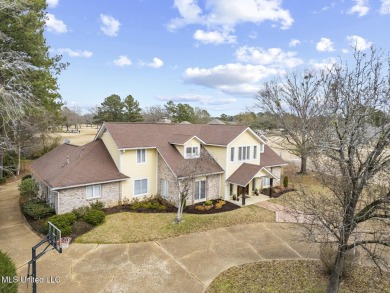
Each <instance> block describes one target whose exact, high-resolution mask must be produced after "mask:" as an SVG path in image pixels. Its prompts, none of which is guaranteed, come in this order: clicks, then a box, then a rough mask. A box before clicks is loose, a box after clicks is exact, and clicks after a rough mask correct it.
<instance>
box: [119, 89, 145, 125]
mask: <svg viewBox="0 0 390 293" xmlns="http://www.w3.org/2000/svg"><path fill="white" fill-rule="evenodd" d="M123 104H124V106H125V111H124V114H123V117H124V119H123V121H125V122H141V121H143V117H142V114H141V108H140V107H139V102H138V101H137V100H135V99H134V98H133V96H132V95H128V96H127V97H126V98H125V100H124V101H123Z"/></svg>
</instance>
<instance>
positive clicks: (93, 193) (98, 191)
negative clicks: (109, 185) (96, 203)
mask: <svg viewBox="0 0 390 293" xmlns="http://www.w3.org/2000/svg"><path fill="white" fill-rule="evenodd" d="M86 194H87V196H86V197H87V199H93V198H99V197H102V186H101V185H90V186H87V191H86Z"/></svg>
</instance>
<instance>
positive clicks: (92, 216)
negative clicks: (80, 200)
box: [83, 209, 106, 226]
mask: <svg viewBox="0 0 390 293" xmlns="http://www.w3.org/2000/svg"><path fill="white" fill-rule="evenodd" d="M105 218H106V215H105V213H104V212H103V211H99V210H94V209H91V210H89V211H87V212H86V213H85V215H84V217H83V219H84V221H85V222H87V223H88V224H91V225H94V226H97V225H99V224H101V223H103V222H104V219H105Z"/></svg>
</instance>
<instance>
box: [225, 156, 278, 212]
mask: <svg viewBox="0 0 390 293" xmlns="http://www.w3.org/2000/svg"><path fill="white" fill-rule="evenodd" d="M274 179H275V180H279V178H278V177H277V176H276V175H275V174H273V173H272V172H271V171H269V170H268V169H267V168H265V167H262V166H259V165H253V164H248V163H243V164H242V165H241V166H240V167H239V168H238V169H237V170H236V171H235V172H234V173H233V174H232V175H231V176H230V177H229V178H228V179H227V180H226V181H227V183H228V184H229V197H230V198H231V199H233V198H234V197H236V198H237V197H238V198H239V201H240V205H242V206H244V205H246V204H252V201H253V203H255V202H259V201H262V200H266V199H268V196H264V195H261V194H260V190H261V189H262V188H265V187H270V188H272V187H273V183H274ZM235 203H237V202H235Z"/></svg>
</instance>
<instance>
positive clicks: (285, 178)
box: [283, 176, 288, 188]
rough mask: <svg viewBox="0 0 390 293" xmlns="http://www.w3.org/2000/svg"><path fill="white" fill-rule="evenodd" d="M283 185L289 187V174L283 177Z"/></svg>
mask: <svg viewBox="0 0 390 293" xmlns="http://www.w3.org/2000/svg"><path fill="white" fill-rule="evenodd" d="M283 187H285V188H287V187H288V176H284V178H283Z"/></svg>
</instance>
